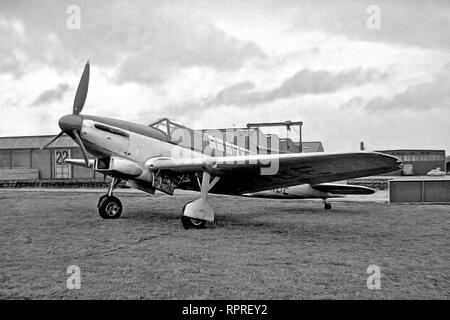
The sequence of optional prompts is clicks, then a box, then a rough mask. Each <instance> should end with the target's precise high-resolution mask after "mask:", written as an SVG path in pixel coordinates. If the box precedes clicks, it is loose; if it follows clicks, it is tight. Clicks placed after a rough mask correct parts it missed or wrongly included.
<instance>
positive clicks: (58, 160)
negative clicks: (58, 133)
mask: <svg viewBox="0 0 450 320" xmlns="http://www.w3.org/2000/svg"><path fill="white" fill-rule="evenodd" d="M53 137H54V136H49V135H45V136H20V137H0V180H36V179H89V180H101V181H103V179H104V176H103V174H100V173H97V172H95V173H94V171H93V170H90V169H87V168H83V167H79V166H72V165H69V164H66V163H64V160H65V159H66V158H79V159H82V158H83V155H82V153H81V149H80V147H79V146H78V145H77V144H76V143H75V142H74V141H73V140H72V139H71V138H70V137H68V136H66V135H63V136H62V137H61V138H60V139H58V140H57V141H56V142H54V143H53V144H52V145H51V146H50V147H49V148H48V149H46V150H41V149H40V148H41V147H42V146H44V145H45V144H46V143H48V142H49V141H50V140H51V139H52V138H53Z"/></svg>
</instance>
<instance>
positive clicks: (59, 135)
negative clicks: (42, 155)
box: [41, 131, 64, 150]
mask: <svg viewBox="0 0 450 320" xmlns="http://www.w3.org/2000/svg"><path fill="white" fill-rule="evenodd" d="M63 134H64V131H61V132H60V133H58V135H57V136H56V137H54V138H53V139H52V140H51V141H50V142H49V143H47V144H46V145H45V146H43V147H41V150H44V149H47V147H48V146H49V145H51V144H52V143H53V142H55V141H56V140H58V139H59V138H60V137H61V136H62V135H63Z"/></svg>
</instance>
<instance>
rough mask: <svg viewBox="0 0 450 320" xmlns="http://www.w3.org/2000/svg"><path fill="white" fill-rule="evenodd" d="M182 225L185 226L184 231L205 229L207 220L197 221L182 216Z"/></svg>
mask: <svg viewBox="0 0 450 320" xmlns="http://www.w3.org/2000/svg"><path fill="white" fill-rule="evenodd" d="M181 224H182V225H183V227H184V229H186V230H188V229H191V228H192V229H203V228H204V227H205V224H206V220H202V219H196V218H191V217H186V216H181Z"/></svg>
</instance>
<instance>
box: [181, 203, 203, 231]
mask: <svg viewBox="0 0 450 320" xmlns="http://www.w3.org/2000/svg"><path fill="white" fill-rule="evenodd" d="M191 202H192V201H190V202H188V203H186V204H185V205H184V206H183V209H181V213H182V214H183V215H182V216H181V224H182V225H183V228H184V229H186V230H188V229H191V228H192V229H203V228H204V227H205V224H206V220H202V219H196V218H191V217H186V216H185V215H184V210H185V209H186V206H187V205H188V204H189V203H191Z"/></svg>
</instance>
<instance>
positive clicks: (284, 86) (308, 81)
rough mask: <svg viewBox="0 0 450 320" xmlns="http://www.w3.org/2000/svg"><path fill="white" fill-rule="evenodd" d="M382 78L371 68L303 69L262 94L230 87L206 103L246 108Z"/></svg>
mask: <svg viewBox="0 0 450 320" xmlns="http://www.w3.org/2000/svg"><path fill="white" fill-rule="evenodd" d="M386 76H387V75H386V74H381V73H377V72H375V71H374V70H372V69H367V70H363V69H361V68H356V69H352V70H348V71H342V72H339V73H331V72H329V71H325V70H318V71H312V70H309V69H303V70H300V71H298V72H297V73H295V74H294V75H293V76H291V77H289V78H287V79H286V80H284V81H283V83H281V85H280V86H278V87H275V88H273V89H270V90H266V91H255V90H252V89H253V87H254V85H253V84H252V83H251V82H242V83H238V84H235V85H232V86H230V87H228V88H225V89H223V90H221V91H220V92H219V93H218V94H217V96H216V98H215V99H214V100H213V101H211V102H210V103H209V104H210V105H218V104H237V105H249V104H259V103H266V102H271V101H274V100H277V99H284V98H290V97H295V96H299V95H305V94H321V93H330V92H335V91H337V90H339V89H341V88H344V87H347V86H358V85H362V84H364V83H367V82H372V81H376V80H379V79H382V78H385V77H386Z"/></svg>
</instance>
